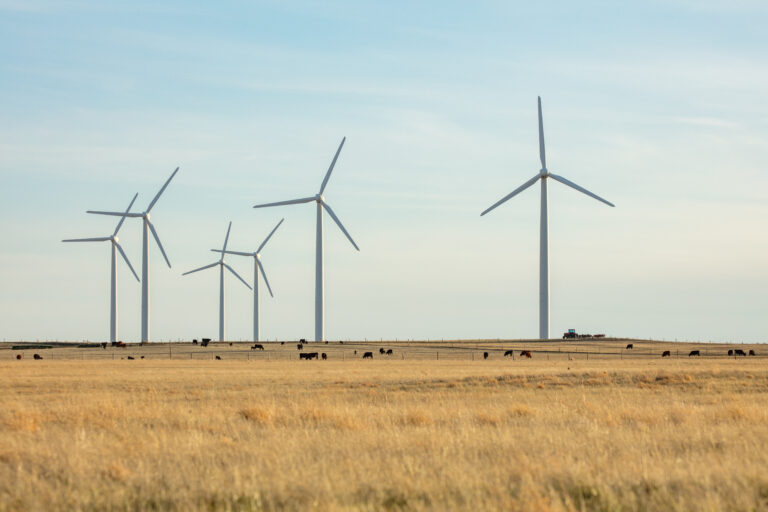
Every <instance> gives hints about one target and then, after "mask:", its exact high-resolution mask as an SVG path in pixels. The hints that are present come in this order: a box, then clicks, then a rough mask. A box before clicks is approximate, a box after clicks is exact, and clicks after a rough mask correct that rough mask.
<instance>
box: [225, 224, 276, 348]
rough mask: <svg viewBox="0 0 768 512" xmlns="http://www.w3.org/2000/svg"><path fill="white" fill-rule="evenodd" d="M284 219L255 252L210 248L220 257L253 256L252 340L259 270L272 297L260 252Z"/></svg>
mask: <svg viewBox="0 0 768 512" xmlns="http://www.w3.org/2000/svg"><path fill="white" fill-rule="evenodd" d="M284 220H285V219H280V222H278V223H277V226H275V227H274V229H272V231H271V232H270V233H269V235H267V238H265V239H264V241H263V242H261V245H260V246H259V248H258V249H256V252H240V251H228V250H226V247H225V248H224V249H211V250H212V251H213V252H220V253H221V256H222V258H223V257H224V254H235V255H237V256H252V257H253V341H259V271H261V275H262V276H263V277H264V282H265V283H266V284H267V290H269V295H270V297H274V295H272V287H271V286H269V281H268V280H267V274H266V273H265V272H264V265H263V264H262V263H261V254H260V253H261V250H262V249H263V248H264V246H265V245H267V242H269V239H270V238H272V235H273V234H275V231H277V228H279V227H280V224H282V223H283V221H284Z"/></svg>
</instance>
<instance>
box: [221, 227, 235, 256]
mask: <svg viewBox="0 0 768 512" xmlns="http://www.w3.org/2000/svg"><path fill="white" fill-rule="evenodd" d="M230 229H232V221H229V226H228V227H227V236H225V237H224V247H222V248H221V250H222V252H227V242H229V230H230ZM221 257H222V258H224V254H222V255H221Z"/></svg>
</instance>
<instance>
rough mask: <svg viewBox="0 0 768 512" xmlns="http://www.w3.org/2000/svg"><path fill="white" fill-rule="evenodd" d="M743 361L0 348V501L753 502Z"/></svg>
mask: <svg viewBox="0 0 768 512" xmlns="http://www.w3.org/2000/svg"><path fill="white" fill-rule="evenodd" d="M767 444H768V370H767V369H765V368H764V367H763V363H762V362H761V361H754V360H742V361H732V360H719V361H709V360H701V361H688V360H685V361H658V360H653V361H636V360H634V361H578V362H577V361H557V362H552V361H537V360H533V361H526V362H519V361H518V362H510V361H475V362H473V363H472V362H468V361H408V360H405V361H403V360H392V361H373V362H370V361H367V362H365V363H363V362H361V361H355V362H349V361H347V362H331V361H327V362H310V363H307V362H303V363H299V362H295V361H281V362H275V361H272V362H265V361H259V362H254V361H251V362H247V361H216V362H214V361H130V362H129V361H114V362H112V361H102V362H94V361H54V362H50V361H36V362H32V361H22V362H18V363H16V362H13V363H10V362H2V363H0V510H104V509H113V510H136V509H141V510H152V509H171V510H211V509H213V510H219V509H221V510H262V509H263V510H306V509H321V510H327V509H332V510H339V509H344V510H347V509H351V510H356V509H363V510H380V509H391V510H401V509H409V510H410V509H413V510H421V509H429V510H450V509H473V510H477V509H483V510H494V509H495V510H498V509H504V510H617V509H619V510H674V509H678V510H693V509H696V510H755V509H758V510H762V509H768V451H766V450H765V449H764V447H765V446H766V445H767Z"/></svg>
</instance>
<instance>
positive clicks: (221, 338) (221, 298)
mask: <svg viewBox="0 0 768 512" xmlns="http://www.w3.org/2000/svg"><path fill="white" fill-rule="evenodd" d="M230 229H232V221H229V227H228V228H227V236H226V237H224V247H222V248H221V251H218V252H221V258H219V261H214V262H213V263H211V264H210V265H205V266H204V267H200V268H196V269H195V270H190V271H189V272H184V273H183V274H181V275H183V276H186V275H187V274H193V273H195V272H199V271H201V270H205V269H207V268H211V267H215V266H216V265H218V266H219V341H224V268H225V267H226V269H227V270H229V271H230V272H232V273H233V274H234V275H235V277H236V278H238V279H239V280H240V281H242V283H243V284H244V285H245V286H248V283H246V282H245V280H244V279H243V278H242V277H240V274H238V273H237V272H235V270H234V269H233V268H232V267H230V266H229V265H227V264H226V263H225V262H224V254H225V253H226V252H227V242H228V241H229V230H230ZM250 288H251V287H250V286H248V289H249V290H250Z"/></svg>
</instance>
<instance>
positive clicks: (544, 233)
mask: <svg viewBox="0 0 768 512" xmlns="http://www.w3.org/2000/svg"><path fill="white" fill-rule="evenodd" d="M539 157H540V159H541V170H540V171H539V173H538V174H537V175H536V176H534V177H533V178H531V179H530V180H528V181H526V182H525V183H523V184H522V185H520V186H519V187H518V188H516V189H515V190H513V191H512V192H510V193H509V194H507V195H506V196H504V197H502V198H501V199H499V200H498V201H497V202H496V203H495V204H494V205H493V206H491V207H490V208H488V209H487V210H485V211H484V212H483V213H481V214H480V215H481V216H483V215H485V214H486V213H488V212H490V211H491V210H493V209H494V208H496V207H497V206H499V205H500V204H502V203H504V202H506V201H508V200H509V199H511V198H513V197H514V196H516V195H517V194H519V193H520V192H522V191H523V190H525V189H527V188H528V187H530V186H531V185H533V184H534V183H536V182H537V181H539V180H541V224H540V230H541V231H540V234H539V338H540V339H543V340H545V339H549V232H548V220H547V178H552V179H553V180H555V181H559V182H560V183H562V184H564V185H568V186H569V187H571V188H574V189H576V190H578V191H579V192H581V193H583V194H586V195H588V196H589V197H592V198H594V199H597V200H598V201H600V202H602V203H605V204H607V205H608V206H614V204H613V203H611V202H609V201H606V200H605V199H603V198H602V197H600V196H598V195H596V194H593V193H592V192H590V191H589V190H587V189H585V188H582V187H580V186H578V185H577V184H575V183H573V182H572V181H569V180H567V179H565V178H563V177H562V176H558V175H557V174H552V173H551V172H549V170H548V169H547V159H546V157H545V155H544V122H543V120H542V117H541V96H539Z"/></svg>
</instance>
